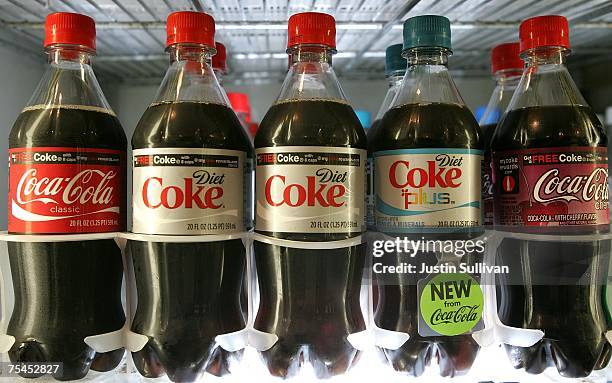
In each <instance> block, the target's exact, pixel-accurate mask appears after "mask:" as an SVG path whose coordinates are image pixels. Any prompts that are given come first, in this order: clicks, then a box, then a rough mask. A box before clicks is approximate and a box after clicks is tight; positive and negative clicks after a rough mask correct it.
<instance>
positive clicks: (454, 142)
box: [369, 103, 483, 152]
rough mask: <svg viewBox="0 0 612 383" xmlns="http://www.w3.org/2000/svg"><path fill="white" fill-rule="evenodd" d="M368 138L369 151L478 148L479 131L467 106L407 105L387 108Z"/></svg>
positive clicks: (438, 104)
mask: <svg viewBox="0 0 612 383" xmlns="http://www.w3.org/2000/svg"><path fill="white" fill-rule="evenodd" d="M369 138H370V143H369V145H370V151H371V152H376V151H380V150H393V149H417V148H466V149H482V148H483V144H482V133H481V131H480V127H479V126H478V123H477V122H476V120H475V118H474V116H473V115H472V113H471V112H470V111H469V109H467V107H465V106H462V105H455V104H441V103H423V104H407V105H401V106H396V107H394V108H391V109H390V110H389V111H387V113H385V115H384V117H383V118H382V120H381V121H380V124H379V126H378V127H377V129H376V131H374V132H373V135H372V137H369Z"/></svg>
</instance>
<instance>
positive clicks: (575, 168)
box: [491, 16, 610, 378]
mask: <svg viewBox="0 0 612 383" xmlns="http://www.w3.org/2000/svg"><path fill="white" fill-rule="evenodd" d="M519 36H520V43H521V55H522V57H523V59H524V60H525V62H526V67H525V70H524V72H523V75H522V78H521V80H520V83H519V85H518V87H517V89H516V91H515V93H514V96H513V97H512V101H511V103H510V105H509V106H508V110H507V112H506V114H505V115H504V117H503V118H502V120H501V121H500V123H499V125H498V126H497V128H496V130H495V133H494V135H493V139H492V142H491V151H492V157H493V171H494V181H495V188H494V193H495V224H496V228H497V229H500V230H506V231H515V232H522V233H532V234H550V235H552V236H553V237H548V238H543V239H532V240H528V239H512V238H506V239H504V241H503V242H502V244H501V246H500V248H499V251H498V262H499V263H500V264H502V265H506V266H508V267H509V268H510V273H508V274H503V275H501V278H500V279H501V281H502V286H500V291H499V293H498V294H499V296H498V301H499V304H498V305H499V314H500V318H501V320H502V321H503V322H504V323H505V324H507V325H510V326H513V327H519V328H520V327H523V328H531V329H540V330H542V331H543V332H544V338H543V339H542V340H541V341H539V342H537V343H536V344H535V345H533V346H531V347H514V346H507V347H506V349H507V352H508V356H509V357H510V359H511V361H512V364H513V365H514V366H515V367H516V368H524V369H525V370H526V371H527V372H529V373H541V372H542V371H544V369H546V368H547V367H549V366H552V365H554V366H555V367H556V368H557V370H558V371H559V373H560V374H561V375H563V376H565V377H571V378H577V377H584V376H587V375H589V374H590V373H591V371H592V370H593V369H598V368H603V367H604V366H605V365H606V364H607V363H608V361H609V359H610V345H609V343H608V341H607V340H606V338H605V336H604V334H605V332H606V331H607V329H608V326H607V323H606V317H607V316H608V313H607V306H606V305H605V304H604V303H603V299H605V298H604V297H605V295H604V294H603V293H602V286H604V285H605V282H606V276H607V270H608V262H609V252H610V242H609V240H597V239H596V235H597V234H598V233H604V232H608V231H609V224H610V213H609V208H608V163H607V159H608V157H607V151H606V133H605V131H604V129H603V127H602V125H601V123H600V122H599V120H598V118H597V116H595V113H593V111H592V110H591V108H590V107H589V106H588V104H587V103H586V102H585V100H584V99H583V98H582V96H581V94H580V92H579V91H578V89H577V87H576V84H575V83H574V81H573V80H572V77H571V76H570V74H569V72H568V70H567V67H566V66H565V60H566V56H567V54H568V53H569V47H570V44H569V28H568V22H567V20H566V19H565V18H564V17H562V16H540V17H534V18H531V19H528V20H526V21H524V22H523V23H522V24H521V26H520V33H519ZM576 234H584V235H587V234H591V235H593V237H594V238H593V239H592V240H590V241H588V242H584V241H578V240H576V241H572V240H571V238H568V237H571V236H572V235H576Z"/></svg>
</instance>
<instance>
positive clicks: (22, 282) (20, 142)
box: [3, 13, 127, 380]
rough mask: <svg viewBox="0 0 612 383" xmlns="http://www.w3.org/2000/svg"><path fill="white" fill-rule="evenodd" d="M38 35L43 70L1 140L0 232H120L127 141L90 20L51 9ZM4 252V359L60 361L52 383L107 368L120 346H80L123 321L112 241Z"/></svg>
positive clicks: (31, 245)
mask: <svg viewBox="0 0 612 383" xmlns="http://www.w3.org/2000/svg"><path fill="white" fill-rule="evenodd" d="M45 30H46V36H45V43H44V46H45V50H46V52H47V55H48V65H47V68H46V70H45V73H44V75H43V78H42V80H41V81H40V83H39V85H38V88H37V89H36V91H35V92H34V95H33V96H32V98H31V99H30V101H29V103H28V105H27V106H26V107H25V108H24V109H23V111H22V112H21V114H20V115H19V117H18V118H17V121H15V124H14V125H13V128H12V130H11V133H10V136H9V195H8V204H9V216H8V230H9V232H10V233H16V234H76V233H102V232H116V231H123V230H125V200H126V199H125V197H126V196H125V182H126V179H125V155H126V144H127V143H126V138H125V134H124V132H123V129H122V127H121V125H120V124H119V121H118V120H117V117H116V116H115V113H113V111H112V110H111V108H110V106H109V105H108V102H107V101H106V99H105V98H104V95H103V94H102V90H101V89H100V86H99V85H98V81H97V80H96V77H95V75H94V73H93V71H92V68H91V58H92V56H93V55H94V54H95V48H96V44H95V43H96V31H95V24H94V21H93V19H92V18H90V17H88V16H84V15H79V14H74V13H54V14H51V15H49V16H47V19H46V22H45ZM8 251H9V258H10V265H11V273H12V279H13V288H14V293H15V307H14V309H13V313H12V315H11V318H10V322H9V325H8V330H7V333H8V334H9V335H12V336H14V337H15V344H14V345H13V347H12V348H11V349H10V351H9V357H10V359H11V361H12V362H14V363H18V362H19V363H21V362H47V363H58V362H59V363H63V366H62V369H60V370H59V371H61V372H58V373H56V374H53V376H54V377H55V378H57V379H61V380H70V379H80V378H82V377H83V376H85V375H86V374H87V372H88V370H89V369H90V368H92V369H94V370H98V371H108V370H111V369H113V368H115V367H116V366H117V365H118V364H119V362H120V361H121V358H122V357H123V355H124V351H123V349H119V350H116V351H111V352H108V353H104V354H97V353H96V352H95V351H94V350H93V349H92V348H90V347H89V346H88V345H87V344H85V342H84V338H85V337H87V336H91V335H98V334H103V333H107V332H112V331H116V330H119V329H120V328H121V327H122V326H123V324H124V322H125V315H124V312H123V307H122V305H121V282H122V278H123V262H122V259H121V252H120V249H119V248H118V247H117V246H116V245H115V242H114V240H113V239H105V240H87V239H83V240H75V241H67V242H9V243H8ZM3 304H4V302H3ZM26 376H29V377H32V376H34V375H26Z"/></svg>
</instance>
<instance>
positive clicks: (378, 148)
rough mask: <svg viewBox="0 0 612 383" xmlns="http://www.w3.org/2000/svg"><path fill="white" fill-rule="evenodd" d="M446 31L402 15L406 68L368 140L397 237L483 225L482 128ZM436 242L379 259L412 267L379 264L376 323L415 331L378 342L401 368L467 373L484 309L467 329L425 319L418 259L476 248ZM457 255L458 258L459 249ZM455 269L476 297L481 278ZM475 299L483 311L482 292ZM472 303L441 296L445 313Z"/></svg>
mask: <svg viewBox="0 0 612 383" xmlns="http://www.w3.org/2000/svg"><path fill="white" fill-rule="evenodd" d="M450 34H451V30H450V23H449V20H448V19H447V18H445V17H442V16H433V15H426V16H417V17H413V18H410V19H408V20H406V22H405V23H404V45H403V49H404V51H403V55H404V57H405V58H406V59H407V64H408V67H407V69H406V74H405V77H404V79H403V81H402V84H401V87H400V89H399V91H398V93H397V95H396V96H395V98H394V99H393V102H392V105H391V106H390V108H389V110H388V111H387V112H386V113H385V115H384V117H383V118H382V120H381V121H380V124H379V125H378V128H377V131H376V132H375V133H374V136H373V137H372V139H371V141H370V144H369V145H370V151H371V152H372V153H373V157H374V177H375V187H374V190H375V193H376V207H375V208H376V212H375V214H376V229H377V231H379V232H381V233H384V234H387V235H388V236H391V237H395V238H398V239H402V238H407V239H409V240H421V241H451V240H452V241H455V242H456V243H460V242H461V241H465V240H468V239H471V238H474V237H476V236H477V235H479V234H480V233H481V230H482V229H481V226H480V175H481V161H482V143H481V138H480V129H479V127H478V124H477V122H476V120H475V119H474V117H473V116H472V113H471V112H470V111H469V109H468V108H467V107H466V106H465V104H464V102H463V100H462V98H461V96H460V94H459V92H458V90H457V88H456V86H455V84H454V82H453V80H452V78H451V76H450V73H449V71H448V68H447V61H448V56H449V55H450V54H451V39H450ZM434 249H435V248H431V250H429V251H428V250H426V249H425V248H420V250H419V251H416V252H414V253H412V254H413V255H411V256H409V255H407V254H406V253H405V252H400V251H399V250H398V251H397V252H389V253H387V254H385V255H384V256H382V257H381V258H380V261H378V260H375V262H382V263H388V264H390V265H396V266H397V265H402V264H410V265H412V266H413V267H414V271H412V272H410V271H408V272H405V273H386V274H385V273H377V274H376V275H377V281H378V283H379V291H380V296H379V299H380V300H379V302H378V307H377V311H376V313H375V316H374V320H375V323H376V325H377V326H378V327H379V328H382V329H384V330H390V331H396V332H401V333H405V334H408V336H409V339H408V340H407V341H406V342H405V343H404V344H402V345H401V346H400V347H399V348H397V349H389V348H384V347H383V348H381V351H382V352H383V353H384V354H385V356H386V359H387V360H388V362H389V364H390V365H391V366H392V367H393V368H394V369H395V370H397V371H400V372H402V373H404V374H408V375H413V376H420V375H421V374H422V373H423V372H424V370H425V368H426V367H427V365H428V364H429V363H430V361H431V359H433V358H435V359H437V360H438V365H439V367H440V374H441V375H443V376H455V375H461V374H464V373H466V372H467V371H468V370H469V369H470V367H471V366H472V363H473V361H474V359H475V357H476V355H477V353H478V349H479V347H478V345H477V343H476V342H475V341H474V339H472V336H471V334H469V331H470V329H471V328H473V326H476V325H477V324H478V322H479V320H478V319H477V318H478V316H475V317H474V318H475V319H473V318H470V319H469V321H467V320H466V321H465V323H464V324H463V325H461V326H460V327H461V329H459V326H458V327H457V328H455V327H453V326H447V325H448V324H450V323H449V322H444V321H435V322H436V323H434V321H433V320H432V321H431V322H427V320H429V319H430V317H429V316H427V315H426V314H425V313H424V311H423V308H424V307H425V306H424V304H423V303H422V302H421V300H422V298H423V296H422V295H421V294H419V292H420V290H419V284H424V283H425V282H426V281H427V280H428V279H427V278H428V276H429V272H422V271H421V270H422V268H423V267H424V266H425V265H426V266H434V265H436V264H437V263H438V262H439V260H438V256H439V255H440V254H443V255H444V258H450V259H452V260H453V261H454V262H457V261H458V260H461V262H463V263H465V264H468V263H470V262H473V259H471V258H473V257H472V254H471V253H470V252H466V253H465V254H464V255H461V252H459V253H457V254H445V253H444V252H443V251H442V250H441V249H440V248H438V249H439V250H434ZM457 255H461V256H462V258H461V259H456V256H457ZM456 267H457V266H456ZM373 270H374V272H376V270H377V268H376V265H375V267H374V268H373ZM432 276H433V275H432ZM438 276H439V277H440V278H443V277H444V275H443V274H438ZM451 276H452V277H453V278H457V279H460V280H461V281H458V280H456V279H452V280H451V279H449V280H448V281H449V282H450V284H453V283H458V284H459V283H462V281H468V283H471V284H472V285H473V287H474V290H473V291H474V295H473V297H477V294H476V290H477V282H476V281H475V280H474V279H473V278H472V277H471V276H467V275H464V274H456V273H455V274H452V275H451ZM470 293H471V290H470ZM423 295H425V294H423ZM474 299H475V301H477V299H476V298H474ZM429 307H432V306H429ZM473 308H474V310H476V311H480V312H482V302H479V303H477V304H475V305H474V307H473ZM471 309H472V305H470V306H465V304H464V303H463V301H452V300H451V301H450V302H449V304H448V305H446V306H445V305H444V302H442V308H441V309H440V313H442V314H443V315H447V316H448V317H450V316H453V317H454V316H455V315H456V312H455V311H457V312H460V311H458V310H471ZM458 316H459V315H458ZM432 318H433V315H432ZM466 319H468V318H466ZM426 322H427V325H426Z"/></svg>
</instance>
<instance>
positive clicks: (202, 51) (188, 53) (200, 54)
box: [167, 44, 215, 66]
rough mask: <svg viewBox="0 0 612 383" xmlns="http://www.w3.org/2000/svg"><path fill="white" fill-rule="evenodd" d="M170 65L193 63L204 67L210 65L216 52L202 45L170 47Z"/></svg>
mask: <svg viewBox="0 0 612 383" xmlns="http://www.w3.org/2000/svg"><path fill="white" fill-rule="evenodd" d="M167 52H168V53H169V54H170V63H175V62H193V63H199V64H201V65H202V66H203V65H210V60H211V57H212V56H213V54H214V52H215V50H214V48H210V47H208V46H206V45H201V44H175V45H171V46H169V47H168V49H167Z"/></svg>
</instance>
